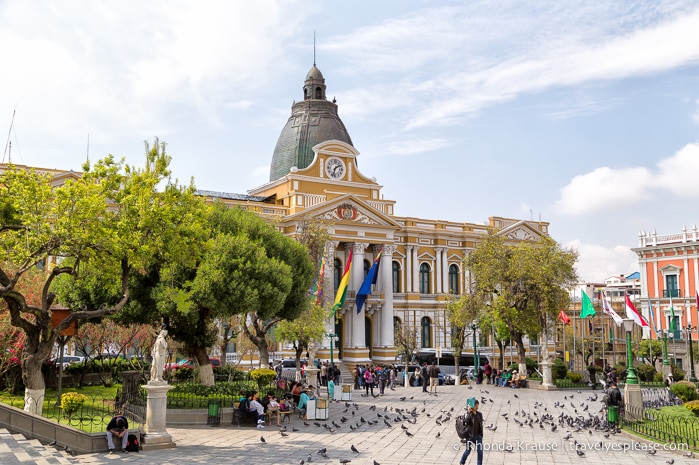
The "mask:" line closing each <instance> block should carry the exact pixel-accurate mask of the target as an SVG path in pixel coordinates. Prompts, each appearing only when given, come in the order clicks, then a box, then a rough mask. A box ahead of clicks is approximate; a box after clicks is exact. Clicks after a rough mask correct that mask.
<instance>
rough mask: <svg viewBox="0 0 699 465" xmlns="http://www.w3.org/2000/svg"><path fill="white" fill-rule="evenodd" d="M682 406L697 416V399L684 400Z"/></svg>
mask: <svg viewBox="0 0 699 465" xmlns="http://www.w3.org/2000/svg"><path fill="white" fill-rule="evenodd" d="M684 408H686V409H687V410H689V411H690V412H692V413H693V414H694V415H696V416H698V417H699V400H692V401H689V402H685V404H684Z"/></svg>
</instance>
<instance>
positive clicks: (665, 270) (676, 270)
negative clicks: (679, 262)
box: [660, 265, 682, 275]
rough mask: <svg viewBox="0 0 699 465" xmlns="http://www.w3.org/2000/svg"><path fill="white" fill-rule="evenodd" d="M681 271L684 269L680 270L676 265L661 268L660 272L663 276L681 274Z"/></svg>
mask: <svg viewBox="0 0 699 465" xmlns="http://www.w3.org/2000/svg"><path fill="white" fill-rule="evenodd" d="M680 271H682V268H680V267H679V266H675V265H665V266H664V267H662V268H660V272H661V273H662V274H663V275H666V274H680Z"/></svg>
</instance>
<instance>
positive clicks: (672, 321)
mask: <svg viewBox="0 0 699 465" xmlns="http://www.w3.org/2000/svg"><path fill="white" fill-rule="evenodd" d="M670 331H672V332H673V333H674V332H675V331H677V328H675V309H674V308H673V307H672V297H671V298H670Z"/></svg>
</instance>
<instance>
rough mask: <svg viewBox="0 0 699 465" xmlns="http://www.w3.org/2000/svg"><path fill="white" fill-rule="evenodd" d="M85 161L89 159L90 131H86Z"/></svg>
mask: <svg viewBox="0 0 699 465" xmlns="http://www.w3.org/2000/svg"><path fill="white" fill-rule="evenodd" d="M86 158H87V161H88V162H89V161H90V133H89V132H88V133H87V156H86Z"/></svg>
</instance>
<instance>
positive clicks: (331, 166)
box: [325, 157, 345, 179]
mask: <svg viewBox="0 0 699 465" xmlns="http://www.w3.org/2000/svg"><path fill="white" fill-rule="evenodd" d="M325 173H326V174H327V175H328V177H329V178H331V179H342V177H343V176H344V175H345V163H344V162H343V161H342V160H340V159H339V158H334V157H333V158H328V161H326V162H325Z"/></svg>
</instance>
